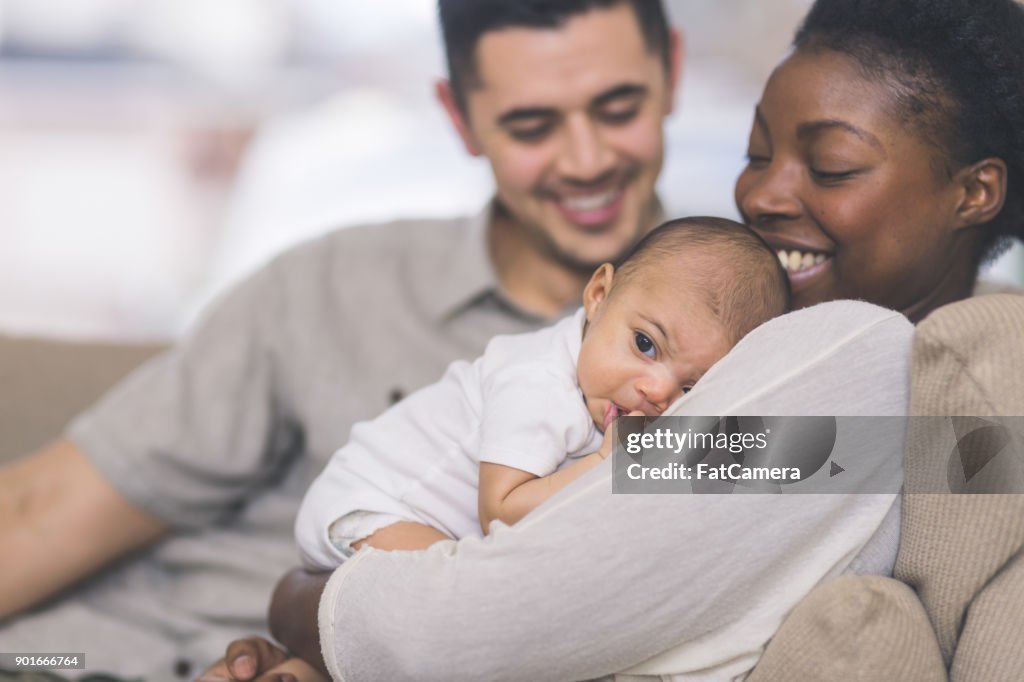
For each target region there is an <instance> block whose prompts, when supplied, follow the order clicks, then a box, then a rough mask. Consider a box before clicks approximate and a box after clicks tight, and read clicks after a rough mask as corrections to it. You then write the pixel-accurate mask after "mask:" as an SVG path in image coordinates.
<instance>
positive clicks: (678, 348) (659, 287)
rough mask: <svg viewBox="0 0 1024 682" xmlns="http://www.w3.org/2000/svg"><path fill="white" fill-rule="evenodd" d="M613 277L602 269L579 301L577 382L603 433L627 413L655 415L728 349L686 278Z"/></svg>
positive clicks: (656, 271)
mask: <svg viewBox="0 0 1024 682" xmlns="http://www.w3.org/2000/svg"><path fill="white" fill-rule="evenodd" d="M619 280H620V282H621V285H620V282H616V281H615V274H614V272H613V271H612V268H611V266H610V265H605V266H602V268H601V269H599V270H598V271H597V272H596V273H595V274H594V277H593V279H591V282H590V284H589V285H588V286H587V290H586V292H585V293H584V297H583V302H584V306H585V307H586V311H587V322H588V325H587V330H586V333H585V334H584V336H583V347H582V349H581V350H580V357H579V362H578V365H577V378H578V379H579V384H580V388H581V389H582V391H583V396H584V399H585V400H586V403H587V410H588V411H589V412H590V416H591V417H592V418H593V420H594V423H595V424H597V427H598V428H599V429H601V430H602V431H605V430H607V429H608V426H609V425H610V424H611V422H612V421H614V420H615V418H616V417H618V416H619V415H624V414H629V413H630V412H633V411H640V412H643V413H644V414H645V415H647V416H652V417H653V416H657V415H660V414H661V413H662V412H664V411H665V409H666V408H667V407H668V406H669V405H670V404H672V402H674V401H675V400H676V399H677V398H678V397H679V396H680V395H682V394H683V393H685V392H686V391H688V390H689V389H690V388H691V387H692V386H693V385H694V384H695V383H697V380H698V379H700V378H701V376H703V375H704V373H705V372H706V371H707V370H708V369H709V368H710V367H711V365H713V364H715V363H716V362H717V361H718V360H719V359H720V358H722V356H724V355H725V354H726V353H727V352H729V349H730V348H731V347H732V342H731V341H730V339H729V335H728V334H727V333H726V331H725V329H724V328H723V326H722V325H721V324H720V323H719V322H718V320H717V319H716V318H715V317H714V315H713V314H712V312H711V311H710V310H709V309H708V308H707V306H706V305H705V303H704V295H703V293H702V292H697V291H694V290H693V284H692V282H689V281H688V280H687V278H686V277H684V276H680V275H679V274H675V273H673V272H672V271H671V269H669V268H662V267H657V266H651V267H647V266H645V267H643V268H642V269H641V270H638V271H635V272H634V273H633V275H632V276H631V277H630V278H629V279H628V280H625V281H622V279H621V278H619Z"/></svg>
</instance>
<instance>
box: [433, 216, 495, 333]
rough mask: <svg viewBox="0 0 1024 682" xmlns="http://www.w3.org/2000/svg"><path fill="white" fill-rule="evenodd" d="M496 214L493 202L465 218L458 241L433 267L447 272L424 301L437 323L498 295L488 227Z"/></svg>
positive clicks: (458, 233)
mask: <svg viewBox="0 0 1024 682" xmlns="http://www.w3.org/2000/svg"><path fill="white" fill-rule="evenodd" d="M493 214H494V200H493V199H492V200H490V201H488V202H487V204H486V205H485V206H484V207H483V208H482V209H481V210H480V211H478V212H477V213H476V214H474V215H472V216H468V217H466V218H463V219H462V221H461V223H462V224H461V225H460V227H459V229H458V230H456V240H455V241H454V243H452V244H450V246H449V249H448V250H447V251H446V252H445V253H441V254H439V256H440V257H441V259H440V260H439V262H437V263H435V264H433V265H434V267H436V268H439V269H444V272H443V274H440V276H438V277H437V278H436V280H435V282H434V285H433V291H432V292H430V294H429V295H428V296H426V297H425V300H424V305H425V308H426V311H427V313H428V314H429V315H430V316H431V317H432V318H434V319H435V320H444V319H447V318H450V317H454V316H455V315H458V313H459V312H460V311H461V310H463V309H464V308H465V307H466V306H469V305H472V304H474V303H476V302H478V301H480V300H482V299H484V298H486V297H488V296H493V295H494V294H495V293H497V291H498V278H497V275H496V274H495V272H494V266H493V265H492V264H491V255H490V253H489V252H488V249H487V226H488V225H489V224H490V222H491V217H492V216H493Z"/></svg>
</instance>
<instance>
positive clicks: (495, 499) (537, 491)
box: [479, 429, 612, 535]
mask: <svg viewBox="0 0 1024 682" xmlns="http://www.w3.org/2000/svg"><path fill="white" fill-rule="evenodd" d="M611 434H612V429H608V432H607V433H605V434H604V440H603V441H602V442H601V448H600V449H599V450H598V451H597V452H594V453H592V454H589V455H587V456H586V457H582V458H580V459H578V460H576V461H575V462H573V463H572V464H570V465H569V466H567V467H563V468H561V469H559V470H558V471H556V472H554V473H553V474H549V475H548V476H535V475H533V474H531V473H530V472H528V471H523V470H521V469H516V468H514V467H510V466H505V465H504V464H495V463H493V462H481V463H480V493H479V514H480V528H481V529H482V530H483V532H484V534H485V535H486V534H487V529H488V528H490V525H491V521H494V520H495V519H500V520H501V521H504V522H505V523H507V524H508V525H512V524H513V523H516V522H517V521H519V519H521V518H523V517H524V516H526V515H527V514H529V513H530V512H531V511H532V510H533V509H534V508H535V507H537V506H539V505H540V504H541V503H542V502H544V501H545V500H547V499H548V498H549V497H551V496H552V495H554V494H555V493H556V492H558V491H559V490H561V489H562V488H564V487H565V486H567V485H569V484H570V483H572V482H573V481H575V480H576V479H577V478H579V477H580V476H581V475H583V473H584V472H586V471H589V470H590V469H592V468H594V467H595V466H597V465H598V464H600V463H601V462H602V461H604V460H605V459H606V458H607V457H608V455H609V454H611V451H612V435H611Z"/></svg>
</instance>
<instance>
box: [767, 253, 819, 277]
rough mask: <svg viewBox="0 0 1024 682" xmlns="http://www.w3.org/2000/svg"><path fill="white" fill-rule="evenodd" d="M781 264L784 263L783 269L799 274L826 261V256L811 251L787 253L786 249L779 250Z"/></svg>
mask: <svg viewBox="0 0 1024 682" xmlns="http://www.w3.org/2000/svg"><path fill="white" fill-rule="evenodd" d="M777 253H778V256H779V262H780V263H782V267H784V268H786V269H787V270H789V271H790V272H797V271H799V270H804V269H806V268H809V267H811V266H812V265H817V264H818V263H820V262H822V261H823V260H825V258H826V256H825V254H823V253H814V252H811V251H796V250H793V251H786V250H785V249H779V250H778V252H777Z"/></svg>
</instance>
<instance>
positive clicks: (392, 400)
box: [388, 388, 405, 405]
mask: <svg viewBox="0 0 1024 682" xmlns="http://www.w3.org/2000/svg"><path fill="white" fill-rule="evenodd" d="M404 397H405V391H403V390H402V389H400V388H393V389H391V393H388V405H394V404H396V403H398V402H399V401H401V400H402V398H404Z"/></svg>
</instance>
